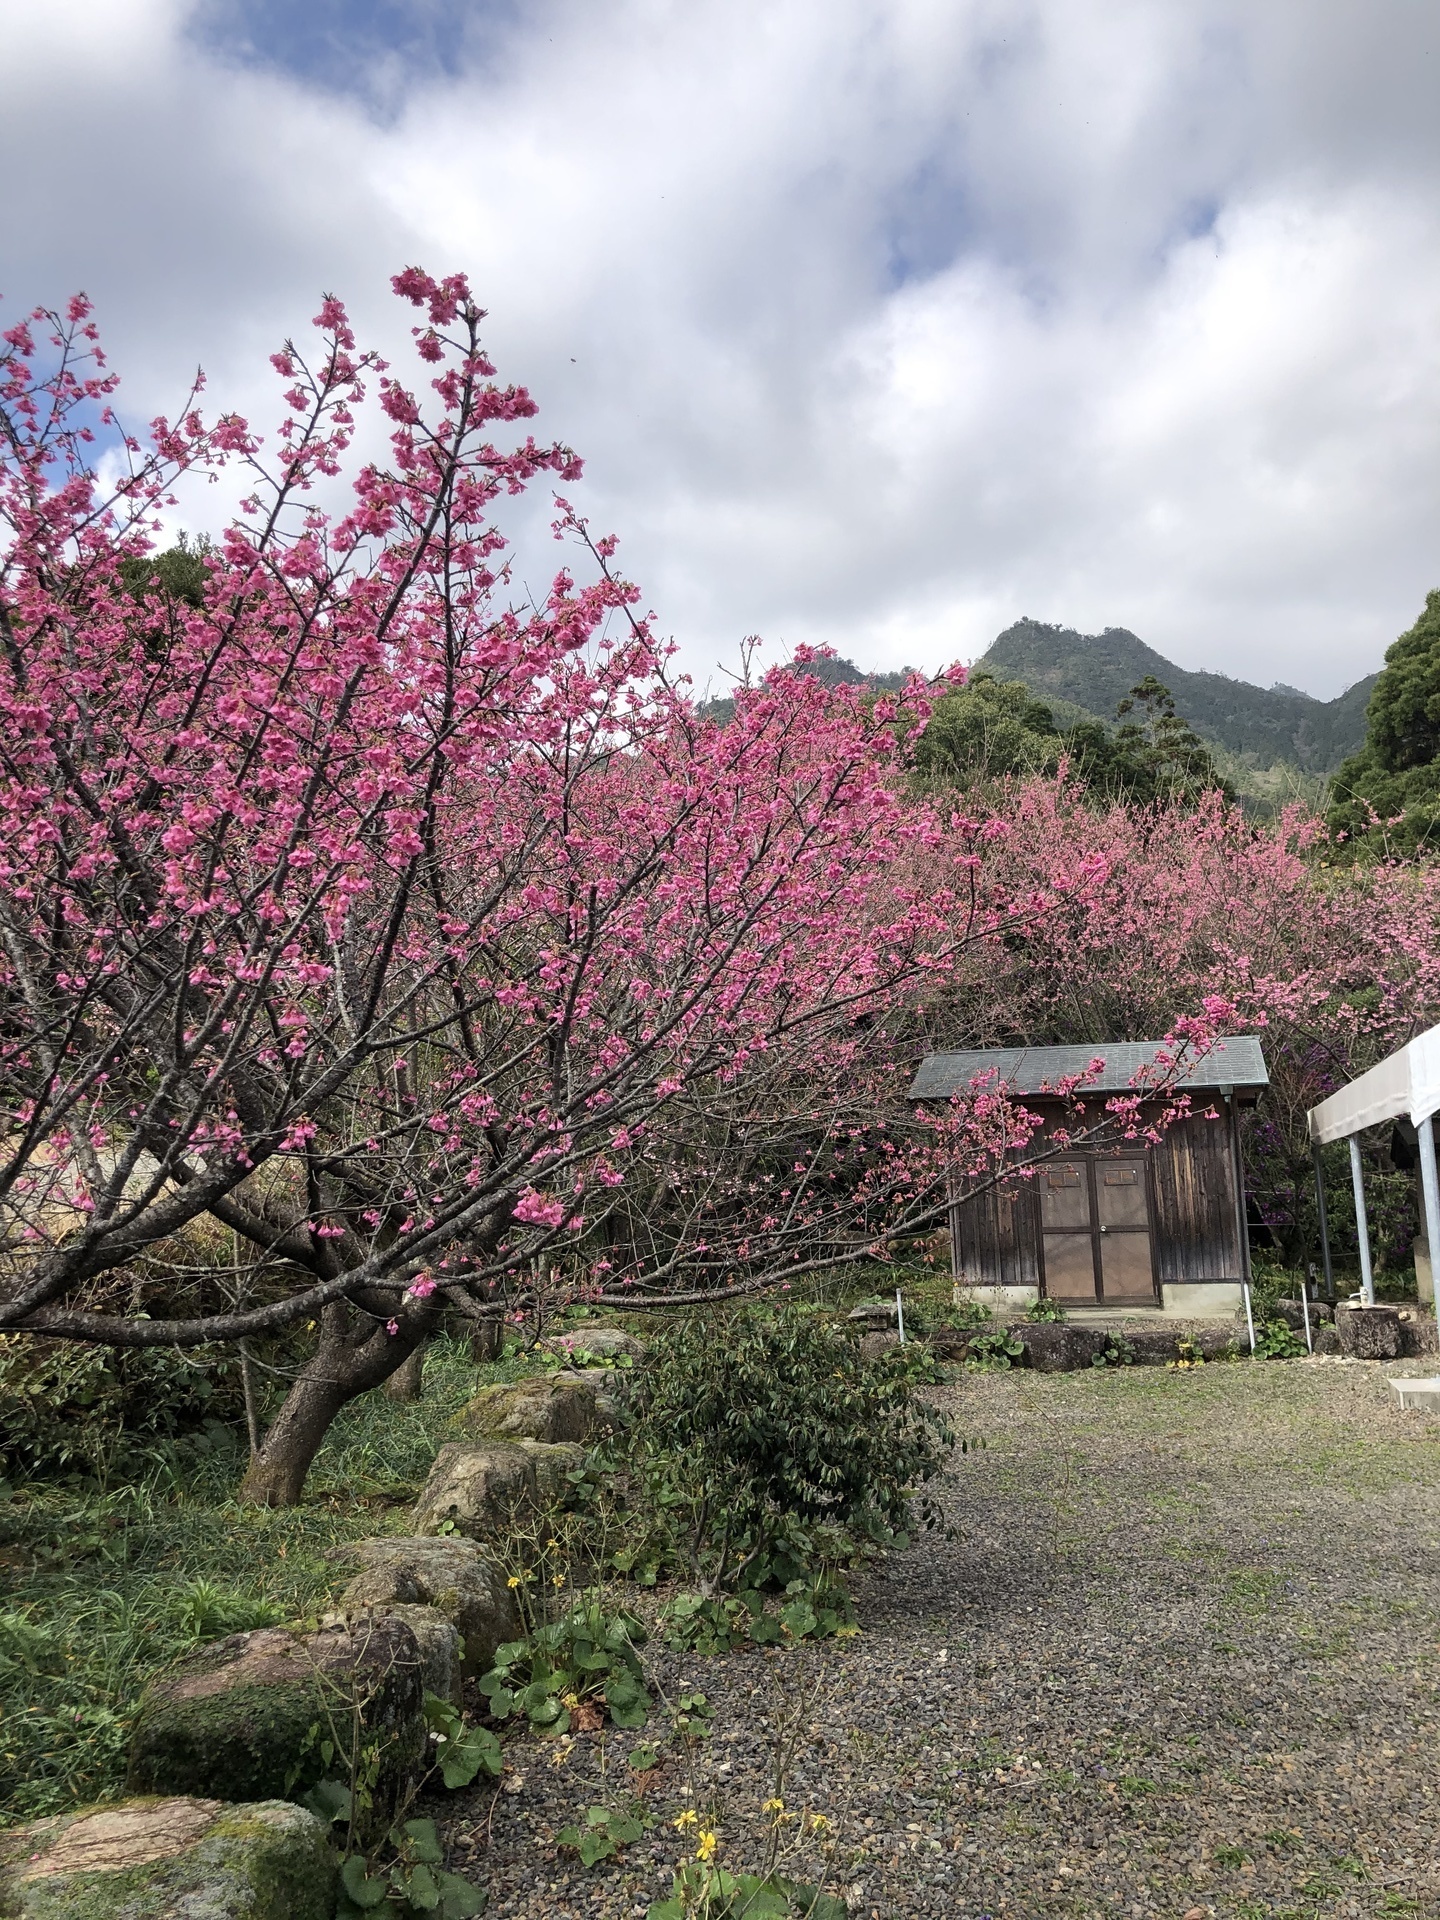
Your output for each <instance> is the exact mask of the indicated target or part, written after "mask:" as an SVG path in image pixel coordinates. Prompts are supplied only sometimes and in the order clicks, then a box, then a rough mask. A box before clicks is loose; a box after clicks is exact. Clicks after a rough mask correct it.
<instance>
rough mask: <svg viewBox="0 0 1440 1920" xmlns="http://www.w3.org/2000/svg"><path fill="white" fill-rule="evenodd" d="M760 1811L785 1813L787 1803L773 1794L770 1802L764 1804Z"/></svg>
mask: <svg viewBox="0 0 1440 1920" xmlns="http://www.w3.org/2000/svg"><path fill="white" fill-rule="evenodd" d="M760 1811H761V1812H762V1813H783V1812H784V1811H785V1802H784V1801H783V1800H781V1799H779V1798H778V1797H777V1796H776V1795H774V1794H772V1795H771V1797H770V1798H769V1799H768V1800H766V1801H764V1802H763V1803H762V1805H761V1808H760Z"/></svg>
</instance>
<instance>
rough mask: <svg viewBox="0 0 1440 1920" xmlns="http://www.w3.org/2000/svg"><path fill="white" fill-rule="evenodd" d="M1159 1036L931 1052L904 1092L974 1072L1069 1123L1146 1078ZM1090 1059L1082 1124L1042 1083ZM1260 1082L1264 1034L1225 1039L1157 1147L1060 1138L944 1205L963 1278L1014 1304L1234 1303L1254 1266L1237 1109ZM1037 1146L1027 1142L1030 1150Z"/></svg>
mask: <svg viewBox="0 0 1440 1920" xmlns="http://www.w3.org/2000/svg"><path fill="white" fill-rule="evenodd" d="M1160 1046H1161V1043H1160V1042H1159V1041H1123V1042H1115V1043H1112V1044H1110V1045H1108V1046H1103V1045H1102V1046H1098V1047H1002V1048H996V1049H992V1050H987V1051H983V1052H970V1053H932V1054H930V1055H929V1056H928V1057H927V1059H926V1060H925V1061H924V1063H923V1064H922V1066H921V1068H920V1071H919V1073H918V1074H917V1075H916V1077H915V1082H914V1084H913V1086H912V1087H911V1089H910V1092H911V1097H912V1098H913V1099H916V1100H950V1099H953V1098H955V1097H956V1096H957V1095H963V1094H966V1093H968V1092H969V1091H970V1090H971V1088H972V1087H973V1086H974V1084H975V1082H976V1081H977V1080H982V1076H985V1077H986V1078H985V1079H983V1080H982V1084H988V1085H990V1086H996V1085H1000V1086H1004V1087H1005V1088H1007V1089H1008V1090H1009V1091H1010V1092H1012V1093H1013V1094H1014V1095H1015V1096H1016V1097H1017V1098H1018V1099H1020V1100H1022V1101H1023V1103H1024V1105H1025V1106H1026V1107H1027V1108H1028V1109H1029V1110H1030V1111H1031V1112H1032V1113H1036V1114H1039V1115H1040V1116H1041V1117H1042V1120H1043V1123H1044V1129H1045V1130H1046V1131H1049V1130H1051V1129H1054V1128H1056V1127H1059V1126H1061V1125H1064V1126H1065V1127H1066V1128H1068V1129H1069V1130H1070V1131H1071V1132H1074V1131H1076V1130H1077V1125H1084V1124H1086V1123H1091V1124H1093V1122H1094V1121H1095V1120H1097V1119H1098V1118H1100V1116H1101V1112H1102V1110H1103V1106H1104V1101H1105V1097H1106V1096H1107V1095H1109V1094H1114V1093H1133V1092H1134V1091H1135V1089H1136V1087H1137V1085H1141V1084H1143V1080H1144V1076H1145V1074H1146V1072H1147V1070H1154V1069H1155V1068H1156V1056H1157V1054H1158V1053H1159V1051H1160ZM1095 1060H1099V1061H1101V1062H1102V1063H1103V1064H1102V1065H1101V1067H1100V1070H1099V1072H1098V1074H1096V1075H1095V1076H1093V1077H1091V1078H1089V1079H1087V1080H1086V1082H1085V1085H1084V1089H1083V1092H1082V1093H1081V1095H1080V1096H1079V1097H1080V1098H1081V1099H1082V1100H1083V1102H1084V1104H1085V1107H1086V1114H1085V1117H1084V1120H1082V1121H1079V1122H1078V1123H1077V1119H1076V1116H1075V1112H1074V1108H1073V1106H1069V1107H1067V1105H1066V1103H1065V1101H1064V1100H1063V1099H1061V1098H1060V1097H1058V1096H1056V1095H1055V1094H1054V1093H1052V1092H1049V1091H1048V1090H1049V1089H1052V1088H1054V1087H1056V1086H1058V1085H1060V1084H1061V1083H1063V1082H1065V1081H1066V1080H1068V1079H1070V1078H1072V1077H1073V1076H1075V1075H1077V1074H1083V1073H1084V1072H1085V1070H1086V1068H1087V1067H1088V1066H1089V1065H1090V1064H1091V1063H1092V1062H1093V1061H1095ZM1268 1084H1269V1075H1268V1074H1267V1073H1266V1070H1265V1058H1264V1055H1263V1054H1262V1053H1261V1051H1260V1042H1259V1041H1258V1040H1257V1039H1255V1038H1253V1037H1251V1036H1248V1035H1246V1036H1235V1037H1232V1038H1228V1039H1225V1040H1223V1041H1220V1042H1218V1043H1217V1044H1216V1045H1215V1046H1214V1047H1212V1048H1211V1049H1210V1051H1209V1052H1208V1053H1207V1054H1206V1055H1205V1056H1204V1058H1203V1059H1201V1060H1199V1061H1197V1062H1196V1063H1195V1064H1194V1066H1193V1067H1192V1068H1191V1069H1190V1071H1189V1073H1188V1074H1186V1075H1184V1076H1183V1077H1182V1078H1181V1080H1180V1089H1181V1090H1183V1091H1184V1092H1185V1093H1187V1094H1189V1096H1190V1100H1191V1108H1192V1110H1191V1112H1190V1113H1189V1114H1188V1115H1187V1116H1185V1117H1184V1118H1182V1119H1179V1120H1175V1121H1173V1122H1172V1123H1171V1124H1170V1126H1168V1127H1167V1128H1166V1129H1165V1130H1164V1132H1163V1134H1162V1137H1161V1141H1160V1144H1159V1145H1158V1146H1145V1145H1143V1144H1141V1143H1140V1142H1138V1141H1124V1142H1121V1143H1120V1144H1118V1145H1110V1146H1087V1147H1083V1148H1077V1147H1073V1146H1067V1147H1065V1148H1064V1149H1062V1150H1061V1151H1060V1152H1058V1153H1057V1154H1056V1157H1055V1158H1054V1159H1048V1160H1044V1161H1042V1162H1041V1163H1040V1164H1039V1165H1038V1166H1036V1167H1035V1168H1034V1169H1033V1171H1031V1172H1028V1173H1017V1174H1015V1175H1014V1176H1012V1177H1010V1178H1008V1179H1002V1180H1001V1181H1000V1182H999V1184H998V1185H996V1186H994V1187H992V1188H991V1189H989V1190H988V1191H986V1192H983V1193H978V1194H974V1195H972V1196H970V1197H969V1198H966V1199H963V1200H959V1201H957V1202H956V1204H955V1205H954V1206H953V1207H952V1208H951V1215H950V1237H951V1258H952V1263H953V1267H954V1273H955V1280H956V1284H957V1286H962V1287H966V1288H970V1289H974V1290H975V1291H976V1292H977V1293H978V1294H979V1295H980V1296H981V1297H986V1298H990V1299H992V1300H996V1301H999V1302H1001V1303H1003V1304H1006V1305H1013V1306H1023V1305H1024V1304H1026V1303H1027V1302H1028V1301H1030V1300H1033V1299H1034V1298H1035V1297H1036V1296H1037V1295H1040V1296H1043V1297H1044V1298H1047V1299H1051V1300H1055V1301H1057V1302H1059V1303H1060V1304H1061V1305H1063V1306H1064V1307H1066V1308H1067V1309H1071V1308H1084V1307H1108V1308H1110V1309H1112V1310H1113V1309H1114V1308H1116V1307H1122V1308H1147V1307H1148V1308H1152V1309H1156V1308H1163V1309H1164V1310H1165V1311H1167V1312H1171V1313H1176V1314H1182V1315H1185V1316H1187V1317H1197V1318H1199V1317H1204V1316H1206V1315H1210V1314H1215V1315H1221V1314H1226V1315H1228V1314H1230V1313H1233V1312H1234V1311H1235V1309H1236V1308H1237V1307H1238V1306H1239V1305H1240V1303H1241V1287H1242V1284H1244V1283H1245V1282H1248V1280H1249V1277H1250V1258H1249V1237H1248V1234H1247V1232H1246V1229H1245V1211H1244V1208H1245V1201H1244V1194H1245V1180H1244V1167H1243V1162H1242V1158H1241V1151H1240V1131H1239V1125H1238V1117H1239V1110H1240V1108H1241V1107H1243V1106H1248V1105H1253V1104H1254V1102H1255V1101H1256V1100H1258V1099H1259V1097H1260V1094H1261V1093H1262V1092H1263V1090H1264V1089H1265V1087H1266V1086H1267V1085H1268ZM1143 1112H1144V1110H1143V1109H1142V1116H1143ZM1041 1147H1042V1142H1041V1141H1039V1140H1037V1141H1033V1142H1032V1144H1031V1146H1030V1148H1029V1149H1028V1151H1027V1155H1026V1157H1027V1159H1031V1160H1033V1159H1034V1156H1035V1153H1036V1150H1037V1148H1041Z"/></svg>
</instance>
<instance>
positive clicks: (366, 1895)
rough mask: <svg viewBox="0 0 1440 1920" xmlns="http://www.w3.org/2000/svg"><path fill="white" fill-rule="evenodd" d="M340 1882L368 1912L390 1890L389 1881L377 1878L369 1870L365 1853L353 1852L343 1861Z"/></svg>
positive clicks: (350, 1895)
mask: <svg viewBox="0 0 1440 1920" xmlns="http://www.w3.org/2000/svg"><path fill="white" fill-rule="evenodd" d="M340 1884H341V1886H342V1887H343V1888H344V1889H345V1892H346V1893H347V1894H348V1896H349V1897H350V1899H351V1900H353V1901H354V1903H355V1905H356V1906H357V1907H363V1908H365V1909H366V1911H367V1912H368V1910H369V1909H370V1908H371V1907H378V1906H379V1905H380V1902H381V1901H382V1900H383V1899H384V1898H385V1895H386V1893H387V1891H388V1890H389V1889H388V1885H387V1882H385V1881H384V1880H377V1879H376V1878H375V1877H374V1876H373V1875H372V1874H371V1873H370V1872H369V1871H368V1870H367V1868H366V1864H365V1856H364V1854H363V1853H352V1854H350V1855H349V1856H348V1857H347V1858H346V1859H344V1860H342V1861H341V1863H340Z"/></svg>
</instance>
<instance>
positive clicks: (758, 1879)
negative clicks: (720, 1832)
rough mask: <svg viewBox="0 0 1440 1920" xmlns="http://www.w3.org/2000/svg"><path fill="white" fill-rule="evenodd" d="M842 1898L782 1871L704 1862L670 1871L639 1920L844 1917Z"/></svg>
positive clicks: (813, 1919) (841, 1919) (812, 1919)
mask: <svg viewBox="0 0 1440 1920" xmlns="http://www.w3.org/2000/svg"><path fill="white" fill-rule="evenodd" d="M848 1913H849V1909H848V1907H847V1906H846V1905H845V1902H844V1901H843V1900H842V1899H840V1898H839V1897H838V1896H837V1895H835V1894H832V1893H821V1892H820V1891H819V1889H818V1888H816V1887H814V1886H811V1885H809V1884H808V1883H807V1882H805V1881H802V1880H787V1879H786V1878H785V1877H784V1876H783V1875H782V1874H778V1873H771V1874H764V1875H762V1874H757V1873H727V1872H726V1871H725V1869H724V1868H723V1867H717V1866H715V1865H713V1864H712V1863H710V1862H708V1861H703V1860H687V1861H686V1862H685V1864H684V1865H683V1866H681V1867H679V1868H678V1869H677V1870H676V1873H675V1876H674V1882H673V1885H672V1887H671V1892H670V1896H669V1898H668V1899H666V1900H652V1901H651V1903H650V1906H649V1908H648V1909H647V1911H646V1916H645V1920H742V1917H743V1920H792V1916H795V1917H797V1920H799V1917H802V1916H803V1920H847V1915H848Z"/></svg>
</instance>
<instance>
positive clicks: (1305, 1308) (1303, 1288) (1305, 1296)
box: [1300, 1279, 1315, 1353]
mask: <svg viewBox="0 0 1440 1920" xmlns="http://www.w3.org/2000/svg"><path fill="white" fill-rule="evenodd" d="M1300 1311H1301V1312H1302V1313H1303V1314H1304V1316H1305V1351H1306V1352H1307V1353H1314V1351H1315V1342H1314V1341H1313V1340H1312V1339H1311V1338H1310V1282H1309V1280H1308V1279H1305V1280H1302V1281H1301V1282H1300Z"/></svg>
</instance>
